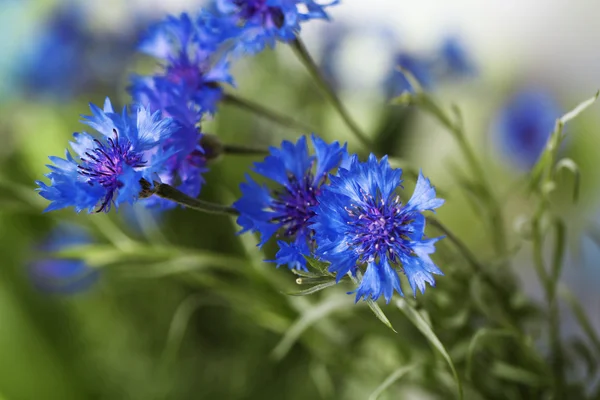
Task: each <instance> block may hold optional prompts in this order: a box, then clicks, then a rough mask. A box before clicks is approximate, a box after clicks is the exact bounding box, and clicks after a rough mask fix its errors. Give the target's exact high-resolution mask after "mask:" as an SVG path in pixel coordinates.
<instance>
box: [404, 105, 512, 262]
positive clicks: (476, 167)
mask: <svg viewBox="0 0 600 400" xmlns="http://www.w3.org/2000/svg"><path fill="white" fill-rule="evenodd" d="M416 96H418V97H417V99H418V101H419V102H421V103H422V105H423V108H424V109H425V110H428V111H429V112H430V113H431V114H432V115H434V116H435V117H436V118H437V119H438V121H440V123H441V124H442V125H443V126H445V127H446V128H447V129H448V130H449V131H450V133H452V135H453V136H454V138H455V139H456V141H457V143H458V146H459V148H460V150H461V152H462V153H463V155H464V157H465V159H466V161H467V164H468V165H469V168H470V169H471V170H472V171H473V174H474V175H475V178H476V179H477V180H478V181H479V182H480V183H481V185H482V187H483V189H484V190H485V194H486V197H487V198H486V200H487V202H488V206H489V210H490V223H491V225H492V226H493V227H495V229H494V230H493V232H494V234H495V237H494V241H493V242H494V249H495V251H496V254H497V255H498V256H503V255H504V254H506V251H507V241H506V233H505V230H504V217H503V216H502V209H501V207H500V204H499V203H498V201H497V199H496V197H495V196H494V193H493V190H492V186H491V185H490V183H489V181H488V179H487V177H486V175H485V173H484V170H483V166H482V164H481V163H480V161H479V159H478V158H477V156H476V155H475V151H474V150H473V148H472V147H471V145H470V144H469V142H468V141H467V139H466V137H465V134H464V129H463V127H462V125H461V124H456V123H454V122H453V121H452V120H451V119H450V118H449V117H448V116H447V115H446V113H445V112H444V111H443V110H442V109H441V108H440V106H439V105H438V104H437V103H436V102H435V101H433V100H432V99H431V98H430V97H429V96H427V95H426V94H423V93H418V94H417V95H416Z"/></svg>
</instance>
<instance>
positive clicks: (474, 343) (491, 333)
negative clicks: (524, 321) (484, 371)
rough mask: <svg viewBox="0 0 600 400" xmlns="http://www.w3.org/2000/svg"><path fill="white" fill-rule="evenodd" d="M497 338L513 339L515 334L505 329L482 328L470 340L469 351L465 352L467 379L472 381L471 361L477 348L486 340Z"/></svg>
mask: <svg viewBox="0 0 600 400" xmlns="http://www.w3.org/2000/svg"><path fill="white" fill-rule="evenodd" d="M498 337H515V333H514V332H511V331H509V330H506V329H490V328H482V329H480V330H478V331H477V333H475V335H474V336H473V339H471V342H470V343H469V349H468V350H467V377H468V378H469V379H473V376H472V373H473V362H474V361H473V360H474V357H475V350H476V349H477V347H478V346H479V345H480V344H482V343H483V342H484V341H485V340H487V339H490V338H498Z"/></svg>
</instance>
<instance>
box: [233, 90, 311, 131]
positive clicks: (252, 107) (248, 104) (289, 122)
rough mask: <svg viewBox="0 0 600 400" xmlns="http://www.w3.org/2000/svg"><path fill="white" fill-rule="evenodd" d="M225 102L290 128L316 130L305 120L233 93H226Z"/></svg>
mask: <svg viewBox="0 0 600 400" xmlns="http://www.w3.org/2000/svg"><path fill="white" fill-rule="evenodd" d="M223 102H225V103H226V104H230V105H232V106H235V107H238V108H240V109H242V110H246V111H249V112H251V113H254V114H256V115H260V116H261V117H264V118H266V119H268V120H270V121H273V122H275V123H277V124H280V125H283V126H286V127H288V128H296V129H300V130H302V131H304V132H306V133H309V132H314V131H315V130H314V129H313V128H312V127H311V126H310V125H308V124H305V123H304V122H301V121H298V120H296V119H294V118H292V117H288V116H287V115H282V114H280V113H278V112H277V111H273V110H270V109H268V108H266V107H264V106H262V105H260V104H257V103H255V102H253V101H250V100H247V99H243V98H241V97H238V96H236V95H234V94H232V93H225V95H224V96H223Z"/></svg>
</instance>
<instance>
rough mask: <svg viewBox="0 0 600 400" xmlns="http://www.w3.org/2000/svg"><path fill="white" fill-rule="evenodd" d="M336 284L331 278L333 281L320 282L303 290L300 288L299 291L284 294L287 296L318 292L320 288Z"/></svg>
mask: <svg viewBox="0 0 600 400" xmlns="http://www.w3.org/2000/svg"><path fill="white" fill-rule="evenodd" d="M336 284H337V282H336V281H335V280H333V281H329V282H325V283H321V284H319V285H315V286H313V287H310V288H308V289H305V290H301V291H299V292H291V293H286V294H287V295H288V296H306V295H309V294H313V293H317V292H320V291H321V290H323V289H327V288H328V287H331V286H335V285H336Z"/></svg>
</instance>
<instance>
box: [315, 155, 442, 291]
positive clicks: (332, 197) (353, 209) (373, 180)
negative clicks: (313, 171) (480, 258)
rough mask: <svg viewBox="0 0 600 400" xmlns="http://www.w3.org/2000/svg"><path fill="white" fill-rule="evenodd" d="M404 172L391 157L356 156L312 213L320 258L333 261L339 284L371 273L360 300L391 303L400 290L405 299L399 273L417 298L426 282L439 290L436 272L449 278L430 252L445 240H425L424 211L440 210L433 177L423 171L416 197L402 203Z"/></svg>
mask: <svg viewBox="0 0 600 400" xmlns="http://www.w3.org/2000/svg"><path fill="white" fill-rule="evenodd" d="M401 176H402V170H401V169H392V168H391V167H390V165H389V163H388V160H387V157H383V158H382V159H381V160H380V161H379V162H378V160H377V158H376V157H375V156H374V155H373V154H371V155H370V156H369V159H368V161H366V162H360V161H359V160H358V157H357V156H356V155H354V156H352V158H351V160H350V162H349V166H348V168H343V167H342V168H340V169H339V170H338V173H337V175H332V176H331V177H330V183H329V184H328V185H326V186H324V187H323V188H322V190H321V193H320V195H319V197H318V204H317V205H316V206H315V207H314V208H313V209H312V211H313V213H314V216H313V217H312V219H311V222H312V224H311V225H310V228H312V229H313V230H314V232H315V235H314V238H315V240H316V243H317V246H316V249H317V250H316V254H317V256H318V257H320V258H321V259H323V260H325V261H328V262H330V263H331V266H330V267H329V271H330V272H332V273H335V274H336V279H337V280H338V281H339V280H340V279H342V278H343V277H344V276H345V275H346V274H348V273H352V274H356V272H357V270H358V269H361V268H362V267H366V271H365V273H364V276H363V278H362V281H361V282H360V285H359V287H358V289H357V290H356V300H357V301H358V300H359V299H361V298H364V299H365V300H366V299H369V298H371V299H373V300H377V299H378V298H379V297H380V296H381V295H383V296H384V297H385V299H386V301H387V302H389V301H390V300H391V298H392V295H393V293H394V290H396V291H397V292H398V293H399V294H400V295H403V293H402V289H401V287H400V278H399V276H398V272H397V269H399V270H400V271H402V272H403V273H404V274H405V275H406V277H407V278H408V282H409V283H410V286H411V288H412V291H413V293H414V295H415V296H416V293H417V288H418V289H419V290H420V291H421V293H423V292H424V291H425V287H426V283H429V284H430V285H432V286H434V285H435V281H434V278H433V274H438V275H443V273H442V271H441V270H440V269H439V268H438V267H437V266H436V265H435V264H434V263H433V261H432V260H431V258H430V256H429V254H431V253H433V252H434V251H435V247H434V244H435V242H437V241H438V240H439V239H441V238H439V237H438V238H432V239H426V238H425V237H424V229H425V217H424V216H423V214H422V213H423V211H426V210H434V209H435V208H438V207H440V206H441V205H442V204H443V203H444V200H442V199H439V198H436V193H435V189H434V188H433V186H431V183H430V182H429V179H426V178H424V177H423V175H422V174H421V173H420V174H419V178H418V180H417V185H416V187H415V190H414V193H413V195H412V197H411V198H410V200H409V201H408V202H407V203H406V204H402V202H401V201H400V197H399V196H398V194H397V190H398V189H399V188H402V185H401V184H402V179H401Z"/></svg>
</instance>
